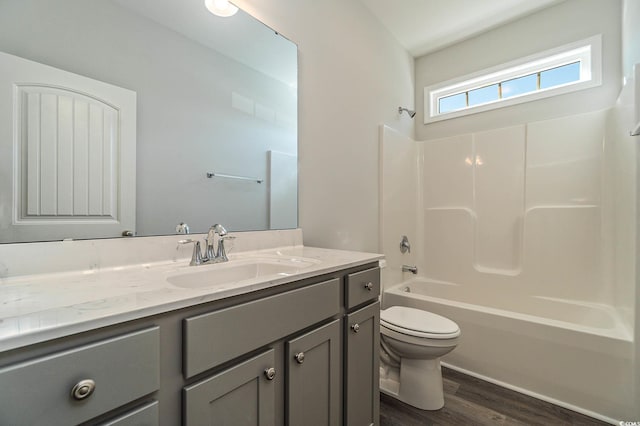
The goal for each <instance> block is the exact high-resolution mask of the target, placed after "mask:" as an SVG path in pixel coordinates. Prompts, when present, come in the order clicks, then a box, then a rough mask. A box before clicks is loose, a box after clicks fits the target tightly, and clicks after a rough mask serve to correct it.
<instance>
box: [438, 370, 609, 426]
mask: <svg viewBox="0 0 640 426" xmlns="http://www.w3.org/2000/svg"><path fill="white" fill-rule="evenodd" d="M441 364H442V366H443V367H447V368H450V369H452V370H455V371H458V372H460V373H463V374H466V375H468V376H472V377H475V378H477V379H480V380H484V381H485V382H489V383H493V384H494V385H498V386H500V387H503V388H506V389H510V390H512V391H515V392H518V393H521V394H524V395H527V396H530V397H532V398H536V399H540V400H542V401H545V402H549V403H551V404H553V405H557V406H559V407H562V408H566V409H567V410H571V411H575V412H576V413H580V414H584V415H585V416H589V417H593V418H594V419H597V420H600V421H603V422H605V423H609V424H612V425H619V424H620V421H619V420H614V419H612V418H610V417H607V416H603V415H602V414H598V413H595V412H593V411H589V410H585V409H584V408H581V407H577V406H575V405H572V404H567V403H566V402H564V401H559V400H557V399H555V398H551V397H548V396H546V395H541V394H539V393H536V392H532V391H530V390H527V389H524V388H521V387H518V386H514V385H511V384H509V383H505V382H503V381H500V380H496V379H493V378H491V377H487V376H485V375H482V374H478V373H474V372H473V371H469V370H466V369H464V368H460V367H456V366H455V365H451V364H448V363H446V362H442V363H441Z"/></svg>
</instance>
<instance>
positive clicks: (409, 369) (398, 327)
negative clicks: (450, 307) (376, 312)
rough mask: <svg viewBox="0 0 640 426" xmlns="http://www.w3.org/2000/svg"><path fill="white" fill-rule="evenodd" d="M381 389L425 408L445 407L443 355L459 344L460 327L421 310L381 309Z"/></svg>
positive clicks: (398, 307)
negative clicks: (441, 362) (441, 361)
mask: <svg viewBox="0 0 640 426" xmlns="http://www.w3.org/2000/svg"><path fill="white" fill-rule="evenodd" d="M380 334H381V336H380V337H381V338H380V359H381V362H380V391H381V392H383V393H386V394H387V395H390V396H392V397H394V398H397V399H399V400H400V401H402V402H405V403H407V404H409V405H412V406H414V407H417V408H420V409H422V410H438V409H440V408H442V407H443V406H444V394H443V390H442V372H441V369H440V357H442V356H443V355H445V354H448V353H449V352H451V351H452V350H454V349H455V347H456V346H457V345H458V338H459V337H460V328H459V327H458V325H457V324H456V323H455V322H453V321H451V320H450V319H448V318H445V317H443V316H440V315H436V314H434V313H431V312H427V311H423V310H421V309H415V308H409V307H405V306H392V307H390V308H388V309H383V310H382V311H381V312H380Z"/></svg>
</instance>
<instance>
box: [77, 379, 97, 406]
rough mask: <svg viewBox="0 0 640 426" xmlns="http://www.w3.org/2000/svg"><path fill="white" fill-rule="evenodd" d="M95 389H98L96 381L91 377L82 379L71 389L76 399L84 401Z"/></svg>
mask: <svg viewBox="0 0 640 426" xmlns="http://www.w3.org/2000/svg"><path fill="white" fill-rule="evenodd" d="M94 390H96V382H94V381H93V380H91V379H85V380H80V381H79V382H78V383H76V384H75V386H74V387H73V388H72V389H71V396H72V397H73V399H75V400H76V401H82V400H83V399H87V398H89V397H90V396H91V394H92V393H93V391H94Z"/></svg>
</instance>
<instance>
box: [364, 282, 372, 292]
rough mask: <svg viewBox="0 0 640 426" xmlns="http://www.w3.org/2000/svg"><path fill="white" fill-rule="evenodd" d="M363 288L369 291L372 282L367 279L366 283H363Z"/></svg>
mask: <svg viewBox="0 0 640 426" xmlns="http://www.w3.org/2000/svg"><path fill="white" fill-rule="evenodd" d="M364 288H366V289H367V290H369V291H371V290H373V283H372V282H371V281H369V282H368V283H366V284H365V285H364Z"/></svg>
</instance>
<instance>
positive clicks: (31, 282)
mask: <svg viewBox="0 0 640 426" xmlns="http://www.w3.org/2000/svg"><path fill="white" fill-rule="evenodd" d="M247 258H261V259H270V260H273V261H277V260H278V259H292V258H293V259H295V258H304V259H308V260H313V262H312V264H311V265H310V266H305V267H304V268H301V269H299V270H296V271H295V272H294V273H291V274H286V275H285V274H280V275H270V276H266V277H263V278H256V279H247V280H243V281H239V282H228V283H224V284H223V285H217V286H215V287H210V288H182V287H178V286H175V285H172V284H171V283H170V282H169V281H167V278H169V277H171V276H175V275H178V274H183V273H191V272H192V271H194V272H195V271H204V270H205V269H206V268H215V267H217V266H218V265H227V264H214V265H207V264H205V265H202V266H195V267H194V266H188V262H189V261H188V260H185V259H175V260H168V261H159V262H150V263H142V264H136V265H127V266H113V267H108V268H100V269H89V270H76V271H67V272H56V273H44V274H35V275H21V276H14V277H6V278H3V279H2V280H1V283H0V352H1V351H6V350H10V349H14V348H18V347H22V346H26V345H30V344H34V343H38V342H43V341H46V340H51V339H55V338H59V337H64V336H68V335H72V334H75V333H79V332H83V331H88V330H92V329H95V328H99V327H104V326H108V325H113V324H118V323H122V322H125V321H130V320H135V319H139V318H143V317H146V316H150V315H155V314H160V313H163V312H169V311H172V310H176V309H181V308H185V307H189V306H193V305H197V304H201V303H206V302H211V301H214V300H219V299H223V298H227V297H231V296H236V295H240V294H245V293H250V292H253V291H257V290H262V289H266V288H269V287H274V286H277V285H281V284H285V283H289V282H292V281H297V280H300V279H304V278H309V277H312V276H316V275H321V274H326V273H331V272H334V271H337V270H340V269H345V268H349V267H353V266H359V265H364V264H366V263H370V262H375V261H378V260H380V259H382V258H383V256H382V255H380V254H373V253H361V252H352V251H342V250H330V249H321V248H313V247H304V246H287V247H280V248H272V249H266V250H256V251H245V252H242V253H238V254H235V255H234V254H232V255H230V256H229V259H230V261H229V264H231V263H233V262H234V261H238V260H240V259H247ZM307 265H308V263H307Z"/></svg>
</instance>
